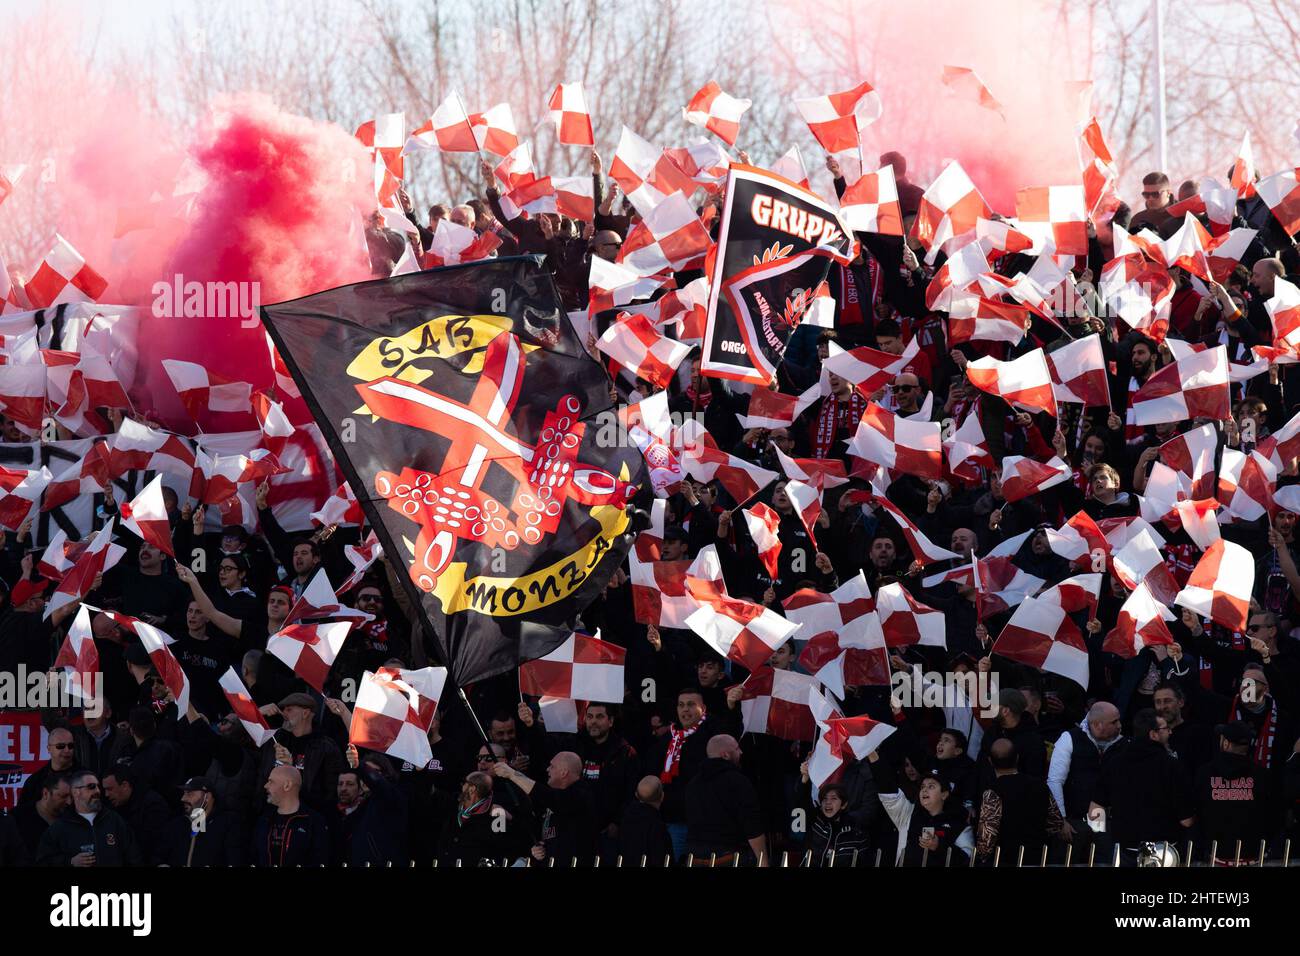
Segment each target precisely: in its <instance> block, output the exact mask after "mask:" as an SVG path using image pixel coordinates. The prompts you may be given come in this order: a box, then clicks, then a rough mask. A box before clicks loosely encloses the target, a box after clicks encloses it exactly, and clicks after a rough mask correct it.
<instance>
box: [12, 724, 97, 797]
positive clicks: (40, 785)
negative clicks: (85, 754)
mask: <svg viewBox="0 0 1300 956" xmlns="http://www.w3.org/2000/svg"><path fill="white" fill-rule="evenodd" d="M46 746H47V747H48V748H49V751H50V759H49V761H47V762H46V764H45V766H43V767H41V768H40V769H39V770H37V771H36V772H35V773H33V774H32V775H31V776H30V777H28V778H27V779H26V780H25V781H24V782H23V788H22V790H21V791H20V792H19V794H18V806H20V807H23V806H27V805H29V804H33V803H35V802H36V801H37V800H39V799H40V798H41V792H42V790H44V789H45V781H47V780H49V779H51V778H53V777H55V776H57V775H58V774H61V773H68V772H69V771H71V770H80V769H81V768H80V766H78V764H77V744H76V740H75V739H74V738H73V736H72V731H71V730H69V729H68V728H66V727H56V728H54V729H53V730H51V731H50V735H49V739H48V741H47V744H46Z"/></svg>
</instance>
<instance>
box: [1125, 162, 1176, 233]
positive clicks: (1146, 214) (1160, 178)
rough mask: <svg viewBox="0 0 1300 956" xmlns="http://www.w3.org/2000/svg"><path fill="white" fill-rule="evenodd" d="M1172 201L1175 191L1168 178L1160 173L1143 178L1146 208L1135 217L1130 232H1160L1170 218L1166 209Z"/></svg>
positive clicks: (1143, 198)
mask: <svg viewBox="0 0 1300 956" xmlns="http://www.w3.org/2000/svg"><path fill="white" fill-rule="evenodd" d="M1172 199H1173V190H1172V188H1171V187H1170V185H1169V177H1168V176H1166V175H1165V174H1164V173H1160V172H1155V173H1147V174H1146V175H1145V176H1143V177H1142V204H1143V206H1144V208H1143V209H1142V210H1141V211H1139V212H1138V213H1136V214H1135V215H1134V216H1133V219H1132V220H1131V221H1130V223H1129V232H1130V233H1135V232H1139V231H1141V230H1142V229H1150V230H1151V231H1152V232H1155V231H1157V230H1159V228H1160V227H1161V226H1162V225H1164V223H1166V222H1168V220H1169V218H1170V216H1169V212H1168V211H1167V209H1166V207H1167V206H1168V205H1169V203H1170V200H1172Z"/></svg>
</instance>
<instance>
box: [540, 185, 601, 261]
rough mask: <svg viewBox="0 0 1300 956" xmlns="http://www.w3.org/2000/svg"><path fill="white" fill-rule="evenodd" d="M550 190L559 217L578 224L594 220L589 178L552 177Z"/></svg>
mask: <svg viewBox="0 0 1300 956" xmlns="http://www.w3.org/2000/svg"><path fill="white" fill-rule="evenodd" d="M551 188H552V189H554V190H555V210H556V212H558V213H559V214H560V215H562V216H568V217H569V218H570V219H576V220H578V221H579V222H592V221H593V220H594V219H595V217H596V194H595V192H594V189H595V187H594V186H593V185H592V182H591V177H590V176H562V177H561V176H552V177H551ZM593 258H599V257H593Z"/></svg>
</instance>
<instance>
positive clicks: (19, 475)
mask: <svg viewBox="0 0 1300 956" xmlns="http://www.w3.org/2000/svg"><path fill="white" fill-rule="evenodd" d="M52 477H53V476H52V475H51V474H50V469H48V468H46V467H44V466H42V467H41V468H32V469H26V470H24V469H9V468H5V467H4V466H3V465H0V528H4V529H6V530H8V531H17V530H18V529H19V528H20V527H22V524H23V522H24V521H26V520H27V519H28V518H29V517H31V516H32V514H33V512H35V511H36V509H37V507H39V505H40V501H41V494H42V493H43V492H44V491H45V487H46V485H48V484H49V483H50V479H51V478H52Z"/></svg>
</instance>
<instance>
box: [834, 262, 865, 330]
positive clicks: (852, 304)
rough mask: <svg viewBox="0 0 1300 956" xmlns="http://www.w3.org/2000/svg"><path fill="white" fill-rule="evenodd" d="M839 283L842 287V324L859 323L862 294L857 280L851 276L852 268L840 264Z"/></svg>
mask: <svg viewBox="0 0 1300 956" xmlns="http://www.w3.org/2000/svg"><path fill="white" fill-rule="evenodd" d="M840 284H841V286H842V287H843V289H844V298H843V299H841V300H840V320H839V324H840V325H842V326H848V325H861V324H862V322H863V314H862V296H861V295H860V294H859V291H858V280H857V279H855V278H854V276H853V269H852V268H851V267H849V266H840Z"/></svg>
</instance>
